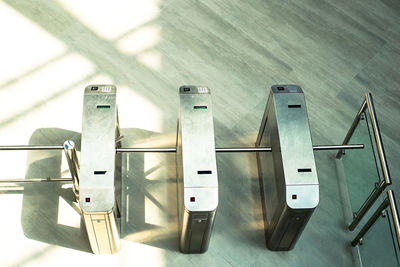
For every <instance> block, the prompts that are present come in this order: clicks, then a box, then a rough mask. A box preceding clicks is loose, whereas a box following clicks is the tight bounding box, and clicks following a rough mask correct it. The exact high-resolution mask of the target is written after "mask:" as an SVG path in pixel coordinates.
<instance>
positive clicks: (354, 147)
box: [313, 144, 364, 150]
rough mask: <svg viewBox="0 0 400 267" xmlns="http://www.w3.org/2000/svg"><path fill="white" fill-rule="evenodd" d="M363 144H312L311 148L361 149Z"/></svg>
mask: <svg viewBox="0 0 400 267" xmlns="http://www.w3.org/2000/svg"><path fill="white" fill-rule="evenodd" d="M363 148H364V145H363V144H357V145H321V146H313V150H344V149H363Z"/></svg>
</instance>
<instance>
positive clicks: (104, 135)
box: [79, 85, 120, 254]
mask: <svg viewBox="0 0 400 267" xmlns="http://www.w3.org/2000/svg"><path fill="white" fill-rule="evenodd" d="M83 101H84V104H83V117H82V140H81V168H80V184H79V186H80V193H79V204H80V207H81V210H82V215H83V218H84V221H85V225H86V230H87V233H88V237H89V242H90V246H91V248H92V250H93V252H94V253H95V254H111V253H115V252H116V251H118V248H119V226H118V225H119V224H118V222H117V217H118V214H119V211H118V206H117V205H118V202H116V198H118V197H119V194H120V193H119V192H120V183H119V182H118V180H119V179H120V177H116V176H118V175H119V172H118V171H117V170H116V166H118V165H120V164H119V163H118V162H117V161H118V160H119V159H120V157H118V156H116V153H115V148H116V138H118V136H119V128H118V117H117V107H116V88H115V86H113V85H90V86H88V87H86V88H85V93H84V100H83Z"/></svg>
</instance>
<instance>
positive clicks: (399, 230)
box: [387, 190, 400, 249]
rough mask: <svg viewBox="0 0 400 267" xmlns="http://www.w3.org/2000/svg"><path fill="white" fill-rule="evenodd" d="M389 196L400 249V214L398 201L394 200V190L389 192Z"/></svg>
mask: <svg viewBox="0 0 400 267" xmlns="http://www.w3.org/2000/svg"><path fill="white" fill-rule="evenodd" d="M387 195H388V198H389V203H390V210H391V212H392V217H393V224H394V229H395V231H396V240H397V246H398V249H400V222H399V214H398V212H397V205H396V199H395V198H394V194H393V191H392V190H388V191H387Z"/></svg>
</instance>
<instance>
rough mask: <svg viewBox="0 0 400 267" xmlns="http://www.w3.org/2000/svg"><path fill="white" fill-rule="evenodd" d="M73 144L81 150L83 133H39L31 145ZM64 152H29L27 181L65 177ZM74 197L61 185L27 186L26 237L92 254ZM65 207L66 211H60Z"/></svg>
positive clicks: (23, 216) (49, 130) (23, 214)
mask: <svg viewBox="0 0 400 267" xmlns="http://www.w3.org/2000/svg"><path fill="white" fill-rule="evenodd" d="M68 139H70V140H73V141H74V142H75V144H76V145H77V149H78V150H80V133H77V132H73V131H68V130H63V129H58V128H41V129H37V130H36V131H35V132H34V133H33V134H32V136H31V138H30V140H29V145H39V144H40V145H54V144H60V145H61V144H63V142H64V141H65V140H68ZM63 153H64V152H63V151H60V150H44V151H29V152H28V156H27V165H28V168H27V172H26V175H25V178H26V179H30V178H47V177H52V178H58V177H61V172H62V170H61V162H62V157H63ZM73 202H74V195H73V192H72V187H71V185H65V184H64V185H63V184H61V183H59V182H43V183H33V184H25V185H24V190H23V201H22V212H21V224H22V229H23V231H24V234H25V236H26V237H28V238H30V239H33V240H37V241H40V242H45V243H48V244H53V245H57V246H63V247H67V248H72V249H76V250H81V251H85V252H91V249H90V246H89V242H88V238H87V234H86V229H85V227H84V224H83V221H82V220H81V216H80V215H79V214H78V213H77V212H76V211H75V210H73V207H74V203H73ZM60 207H62V210H61V209H60Z"/></svg>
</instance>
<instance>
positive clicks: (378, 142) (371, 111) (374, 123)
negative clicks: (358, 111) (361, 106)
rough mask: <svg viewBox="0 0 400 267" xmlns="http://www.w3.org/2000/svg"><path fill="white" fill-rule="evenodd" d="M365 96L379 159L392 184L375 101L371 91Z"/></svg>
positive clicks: (385, 174)
mask: <svg viewBox="0 0 400 267" xmlns="http://www.w3.org/2000/svg"><path fill="white" fill-rule="evenodd" d="M365 98H366V99H367V105H368V111H369V116H370V118H371V122H372V130H373V132H374V137H375V142H376V148H377V150H378V155H379V160H380V163H381V168H382V173H383V177H384V179H385V182H386V183H387V184H388V185H390V184H392V181H391V179H390V173H389V169H388V166H387V163H386V157H385V151H384V149H383V144H382V138H381V132H380V131H379V125H378V121H377V119H376V113H375V107H374V102H373V100H372V95H371V93H368V94H366V95H365Z"/></svg>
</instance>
